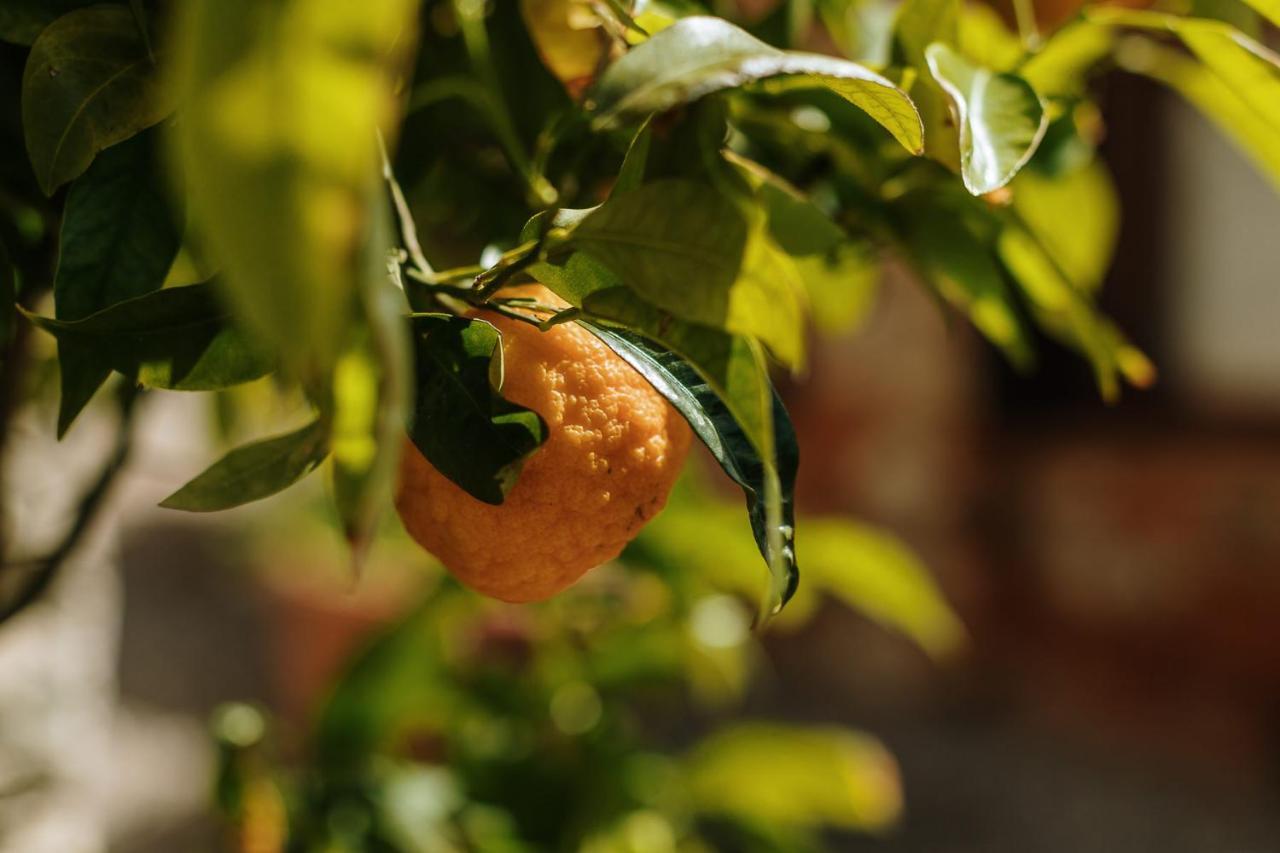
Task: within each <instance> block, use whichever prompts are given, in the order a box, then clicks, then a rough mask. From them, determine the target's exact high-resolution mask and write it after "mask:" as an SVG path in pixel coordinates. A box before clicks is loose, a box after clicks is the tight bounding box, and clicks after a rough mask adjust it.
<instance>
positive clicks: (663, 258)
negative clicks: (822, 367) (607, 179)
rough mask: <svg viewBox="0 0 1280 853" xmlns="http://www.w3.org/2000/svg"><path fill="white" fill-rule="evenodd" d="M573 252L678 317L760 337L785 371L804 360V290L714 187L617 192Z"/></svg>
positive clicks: (755, 227)
mask: <svg viewBox="0 0 1280 853" xmlns="http://www.w3.org/2000/svg"><path fill="white" fill-rule="evenodd" d="M568 245H569V246H571V247H573V248H575V249H579V250H581V251H584V252H586V253H589V254H590V255H592V256H593V257H594V258H595V259H597V260H598V261H600V262H601V263H603V264H604V265H605V266H606V267H608V268H609V269H611V270H614V271H615V273H616V274H617V275H618V277H619V278H620V279H621V280H622V282H623V283H625V285H626V286H627V287H630V288H631V289H633V290H634V291H635V292H636V293H637V294H639V295H640V297H641V298H643V299H644V300H646V301H647V302H649V303H651V304H653V305H655V306H656V307H658V308H661V309H663V310H665V311H669V312H670V313H671V314H673V315H675V316H676V317H679V318H681V319H684V320H688V321H690V322H693V323H698V324H701V325H705V326H712V327H715V328H722V329H725V330H726V331H729V332H731V333H736V334H743V335H751V336H754V337H757V338H759V339H760V340H762V341H764V342H765V343H766V344H767V345H768V346H769V347H770V349H771V350H772V351H773V353H774V354H775V355H776V356H778V358H779V359H781V360H782V361H784V362H786V363H787V364H791V365H798V364H800V362H801V361H802V359H803V348H804V340H803V334H802V333H803V317H802V313H801V312H802V309H801V303H800V299H799V293H798V291H799V288H800V287H801V286H802V285H801V284H800V282H799V281H798V280H797V279H795V277H794V272H793V271H789V270H786V269H785V268H780V266H779V265H778V264H777V263H776V258H775V257H774V256H773V255H772V254H771V251H770V249H771V238H770V237H769V236H768V234H767V233H766V232H765V230H764V228H763V223H762V222H750V221H748V219H747V217H746V216H745V215H744V213H743V212H742V210H741V209H740V208H739V207H738V205H737V204H735V203H734V201H732V200H730V199H729V198H727V197H725V196H723V195H721V194H719V193H718V192H716V191H715V190H714V189H713V188H711V187H708V186H706V185H703V184H698V183H694V182H691V181H679V180H662V181H655V182H653V183H650V184H646V185H645V186H642V187H640V188H638V189H636V190H633V191H631V192H627V193H623V194H621V195H618V196H616V197H614V198H611V199H610V200H609V201H607V202H606V203H605V204H603V205H601V206H600V207H599V208H597V209H595V210H594V211H593V212H591V213H590V214H588V215H587V216H586V217H584V218H583V219H582V221H581V222H580V223H578V224H577V226H576V227H575V228H574V229H573V231H572V233H571V234H570V236H569V238H568Z"/></svg>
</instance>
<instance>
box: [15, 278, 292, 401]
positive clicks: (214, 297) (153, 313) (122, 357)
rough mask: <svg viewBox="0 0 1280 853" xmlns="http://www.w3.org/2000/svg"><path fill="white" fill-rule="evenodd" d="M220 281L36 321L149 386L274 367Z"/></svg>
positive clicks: (211, 380)
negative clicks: (236, 316)
mask: <svg viewBox="0 0 1280 853" xmlns="http://www.w3.org/2000/svg"><path fill="white" fill-rule="evenodd" d="M217 291H218V289H217V287H216V286H215V285H212V284H193V285H191V286H189V287H172V288H168V289H166V290H157V291H155V292H154V293H149V294H146V295H144V296H138V297H135V298H133V299H129V300H126V301H124V302H119V303H117V304H115V305H113V306H111V307H110V308H106V309H104V310H102V311H99V312H97V313H96V314H91V315H89V316H88V317H85V318H84V319H82V320H57V319H54V318H52V317H41V316H38V315H35V314H28V315H27V316H28V318H29V319H30V320H31V322H33V323H35V324H36V325H37V326H39V327H40V328H42V329H44V330H45V331H47V332H49V333H51V334H52V335H53V336H54V337H55V338H57V339H58V343H59V346H60V347H61V346H62V345H63V344H65V343H67V342H70V343H72V345H73V346H75V347H77V348H79V349H80V350H81V351H82V352H86V353H93V354H95V355H96V357H97V358H98V359H100V360H101V361H102V363H104V364H107V365H109V366H110V367H111V368H112V369H114V370H117V371H119V372H120V373H123V374H124V375H125V376H128V377H130V378H131V379H133V380H134V381H136V382H137V383H138V384H140V385H143V386H146V387H149V388H168V389H172V390H177V391H212V390H216V389H219V388H226V387H227V386H230V385H237V384H239V383H241V382H248V381H249V380H251V379H257V378H258V377H260V376H264V375H266V374H267V373H269V372H270V371H271V370H272V368H273V367H274V362H275V360H274V357H273V356H272V355H271V354H270V353H269V352H267V351H266V350H265V349H264V348H263V347H262V346H261V345H260V344H259V343H258V342H257V341H256V340H255V339H253V338H251V337H249V336H247V335H246V333H245V332H244V331H243V330H242V329H241V328H240V327H238V326H237V325H236V324H235V323H234V322H233V320H232V318H231V315H230V313H229V312H228V311H227V310H226V308H225V307H224V306H223V303H222V298H221V295H220V293H218V292H217Z"/></svg>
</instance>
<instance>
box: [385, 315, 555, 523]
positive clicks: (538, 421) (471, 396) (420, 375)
mask: <svg viewBox="0 0 1280 853" xmlns="http://www.w3.org/2000/svg"><path fill="white" fill-rule="evenodd" d="M412 323H413V349H414V359H415V363H416V375H417V394H416V399H415V402H414V405H413V414H412V418H411V421H410V424H409V437H410V438H411V439H412V440H413V443H414V445H415V446H417V448H418V449H419V450H420V451H421V452H422V455H423V456H425V457H426V458H427V460H428V461H429V462H431V464H432V465H433V466H434V467H435V468H436V470H438V471H439V472H440V473H441V474H444V475H445V476H446V477H448V478H449V479H450V480H452V481H453V482H454V483H456V484H457V485H458V486H459V487H461V488H462V489H465V490H466V492H467V493H468V494H470V495H471V496H472V497H474V498H475V499H476V500H480V501H484V502H485V503H488V504H501V503H502V501H503V500H504V499H505V498H506V495H507V492H509V491H510V490H511V487H512V486H514V485H515V483H516V478H517V477H518V476H519V474H520V468H521V467H522V466H523V465H524V461H525V459H527V458H528V456H529V454H531V453H533V452H534V451H535V450H537V449H538V448H539V447H540V446H541V445H542V442H543V441H545V440H546V437H547V425H546V423H545V422H544V421H543V420H542V417H541V416H540V415H539V414H538V413H537V412H534V411H532V410H530V409H526V408H524V407H523V406H518V405H516V404H514V403H512V402H510V401H508V400H506V399H504V398H503V397H502V395H501V391H502V376H503V364H502V336H501V334H500V333H499V332H498V330H497V328H495V327H494V326H493V325H492V324H490V323H488V322H486V321H484V320H479V319H468V318H465V317H454V316H452V315H448V314H419V315H415V316H414V318H413V320H412Z"/></svg>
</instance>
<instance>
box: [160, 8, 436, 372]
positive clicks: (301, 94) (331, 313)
mask: <svg viewBox="0 0 1280 853" xmlns="http://www.w3.org/2000/svg"><path fill="white" fill-rule="evenodd" d="M417 6H418V4H417V3H415V2H413V0H370V2H366V3H359V4H346V3H332V2H327V0H271V2H263V0H191V2H188V3H183V4H182V5H181V8H180V10H179V13H178V18H179V20H178V25H177V27H176V28H175V33H176V36H175V41H174V44H173V48H174V52H175V53H176V54H177V55H178V56H180V57H181V59H182V66H181V68H180V74H179V80H180V89H181V91H182V93H183V95H184V98H185V100H184V111H183V116H182V120H181V121H180V122H178V123H177V133H176V135H175V140H174V141H175V143H176V149H177V153H178V155H179V161H180V163H181V173H182V175H183V176H184V177H185V179H186V184H187V187H188V190H189V194H190V199H191V210H192V219H193V222H194V224H195V226H196V228H197V229H198V233H199V234H200V235H201V237H202V238H203V239H204V241H205V242H206V243H207V244H208V245H209V246H210V247H211V248H212V250H213V253H214V254H215V256H216V258H217V260H218V261H220V262H221V264H222V267H223V269H224V271H225V279H226V282H227V286H228V290H229V292H230V293H231V296H232V299H233V303H234V305H235V307H236V308H237V309H238V310H239V312H240V313H241V314H242V315H243V316H244V317H245V318H246V319H247V320H248V321H249V322H250V323H251V324H252V326H253V327H254V328H255V329H256V330H257V331H258V332H259V333H260V334H262V335H263V336H264V337H266V338H267V339H268V340H272V341H274V342H275V343H276V344H277V345H278V346H279V349H280V352H281V355H282V358H283V359H284V361H285V363H286V365H287V366H288V367H289V368H290V369H291V370H292V372H293V373H294V374H295V375H298V376H300V377H301V378H303V379H304V381H306V382H307V384H308V386H309V387H312V388H313V390H314V389H317V388H323V387H327V385H328V381H327V377H328V375H329V373H330V371H331V370H332V368H333V365H334V364H335V363H336V360H337V358H338V354H339V352H340V351H341V349H342V347H343V346H344V343H345V339H346V338H347V336H348V333H349V331H350V329H351V328H352V323H353V321H354V317H355V316H357V312H356V310H355V305H356V302H357V288H358V285H359V280H360V278H361V277H362V276H364V275H366V274H367V267H366V266H365V265H364V263H363V261H362V253H361V247H362V245H363V243H364V241H365V238H366V235H367V234H368V232H369V229H368V218H369V215H370V205H372V204H374V203H378V202H379V200H380V198H381V193H382V191H383V190H382V185H381V155H380V151H379V145H378V138H377V135H378V133H379V131H383V132H384V133H385V132H389V131H390V130H391V129H392V128H393V127H394V125H395V122H396V118H397V109H398V108H397V102H396V98H395V86H396V75H397V74H398V72H399V69H400V64H401V62H402V60H403V58H404V57H403V54H404V52H405V50H407V48H409V47H410V46H411V44H412V41H413V26H414V21H415V18H416V13H417Z"/></svg>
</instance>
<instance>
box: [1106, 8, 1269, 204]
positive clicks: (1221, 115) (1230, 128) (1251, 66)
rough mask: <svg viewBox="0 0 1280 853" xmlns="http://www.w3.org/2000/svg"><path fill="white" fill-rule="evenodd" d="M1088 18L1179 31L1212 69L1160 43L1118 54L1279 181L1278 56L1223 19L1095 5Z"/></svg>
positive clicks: (1130, 25)
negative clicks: (1191, 107)
mask: <svg viewBox="0 0 1280 853" xmlns="http://www.w3.org/2000/svg"><path fill="white" fill-rule="evenodd" d="M1089 20H1091V21H1094V22H1096V23H1099V24H1104V25H1108V26H1124V27H1135V28H1138V29H1145V30H1153V31H1157V32H1170V33H1174V34H1176V35H1177V36H1178V37H1179V38H1180V39H1181V40H1182V41H1183V43H1185V44H1186V46H1187V47H1188V48H1190V49H1191V51H1192V53H1194V54H1195V56H1196V58H1197V59H1199V60H1200V62H1201V63H1203V66H1204V68H1205V69H1207V71H1208V72H1209V73H1208V74H1203V73H1200V72H1198V71H1197V70H1195V68H1194V66H1189V65H1188V64H1187V63H1186V61H1185V60H1184V59H1183V58H1181V57H1178V56H1177V55H1176V54H1170V53H1169V52H1168V51H1167V50H1165V49H1163V48H1161V47H1159V46H1158V45H1145V44H1142V45H1137V46H1134V47H1136V48H1137V49H1136V50H1135V49H1132V47H1131V49H1129V50H1127V51H1122V52H1121V54H1120V55H1119V59H1120V61H1121V63H1122V64H1123V65H1125V66H1126V67H1128V68H1130V69H1131V70H1133V71H1136V72H1139V73H1143V74H1147V75H1149V76H1151V77H1153V78H1155V79H1157V80H1160V81H1162V82H1165V83H1167V84H1168V85H1170V86H1171V87H1172V88H1174V89H1175V90H1177V91H1178V92H1179V93H1180V94H1182V95H1183V96H1184V97H1185V98H1187V100H1189V101H1190V102H1191V103H1192V104H1194V105H1195V106H1196V107H1198V108H1199V109H1201V110H1202V111H1203V112H1204V113H1205V114H1206V115H1207V116H1208V117H1209V118H1210V119H1212V120H1213V121H1214V122H1216V123H1217V124H1219V125H1221V126H1222V128H1223V129H1224V130H1225V131H1226V132H1227V133H1228V134H1229V135H1230V136H1231V137H1232V138H1233V139H1234V140H1235V141H1236V142H1237V143H1238V144H1239V145H1240V146H1241V147H1242V148H1244V149H1245V151H1246V152H1247V153H1248V154H1249V155H1250V156H1251V157H1252V158H1253V159H1254V160H1255V161H1256V162H1257V163H1258V164H1259V165H1260V166H1261V167H1262V168H1263V169H1264V170H1265V171H1267V172H1268V174H1269V175H1271V176H1272V179H1273V180H1277V181H1280V178H1277V175H1278V174H1280V167H1278V166H1277V164H1278V163H1280V142H1278V140H1280V56H1277V55H1276V54H1275V53H1273V52H1272V51H1271V50H1269V49H1268V48H1267V47H1265V46H1264V45H1262V44H1259V43H1258V42H1257V41H1254V40H1253V39H1251V38H1249V37H1248V36H1246V35H1244V34H1243V33H1241V32H1240V31H1239V30H1236V29H1235V28H1233V27H1231V26H1230V25H1228V24H1225V23H1223V22H1221V21H1214V20H1209V19H1205V18H1183V17H1178V16H1174V15H1165V14H1161V13H1158V12H1144V11H1135V10H1123V9H1091V10H1090V11H1089Z"/></svg>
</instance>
